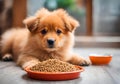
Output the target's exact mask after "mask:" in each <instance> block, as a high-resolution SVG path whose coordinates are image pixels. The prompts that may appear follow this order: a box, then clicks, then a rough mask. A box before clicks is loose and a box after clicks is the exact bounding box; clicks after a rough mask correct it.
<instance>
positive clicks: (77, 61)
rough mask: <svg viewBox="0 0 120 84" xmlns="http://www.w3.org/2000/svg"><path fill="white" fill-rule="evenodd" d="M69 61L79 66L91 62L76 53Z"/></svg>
mask: <svg viewBox="0 0 120 84" xmlns="http://www.w3.org/2000/svg"><path fill="white" fill-rule="evenodd" d="M69 62H70V63H72V64H75V65H80V66H88V65H90V64H91V63H90V61H89V60H86V59H84V58H82V57H80V56H78V55H72V56H71V59H70V60H69Z"/></svg>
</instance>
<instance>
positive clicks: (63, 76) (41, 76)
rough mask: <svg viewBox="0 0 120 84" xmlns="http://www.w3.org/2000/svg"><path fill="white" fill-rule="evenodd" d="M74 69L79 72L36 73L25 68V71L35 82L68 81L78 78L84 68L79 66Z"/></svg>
mask: <svg viewBox="0 0 120 84" xmlns="http://www.w3.org/2000/svg"><path fill="white" fill-rule="evenodd" d="M75 67H76V68H79V70H77V71H72V72H38V71H32V70H30V68H25V71H26V72H27V75H28V76H29V77H30V78H33V79H37V80H70V79H75V78H78V77H79V76H80V73H81V72H82V71H84V68H82V67H80V66H75Z"/></svg>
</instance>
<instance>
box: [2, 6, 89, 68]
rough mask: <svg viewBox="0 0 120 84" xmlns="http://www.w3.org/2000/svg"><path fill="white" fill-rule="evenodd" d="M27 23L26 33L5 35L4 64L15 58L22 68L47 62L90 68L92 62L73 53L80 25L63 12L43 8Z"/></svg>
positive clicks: (16, 32) (20, 31) (8, 33)
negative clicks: (66, 63)
mask: <svg viewBox="0 0 120 84" xmlns="http://www.w3.org/2000/svg"><path fill="white" fill-rule="evenodd" d="M23 22H24V24H25V25H26V28H25V29H12V30H9V31H7V32H6V33H5V34H3V36H2V56H3V60H4V59H5V58H8V57H13V59H14V60H15V61H16V63H17V64H18V65H20V66H21V67H22V68H25V67H30V66H33V65H35V64H36V63H38V62H39V61H44V60H47V59H59V60H62V61H67V62H70V63H73V64H77V65H89V62H88V61H86V60H84V59H83V58H81V57H79V56H77V55H75V54H73V53H72V47H73V45H74V30H75V29H76V27H77V26H79V23H78V22H77V21H76V20H75V19H73V18H72V17H70V16H69V15H68V14H67V13H66V11H64V10H63V9H59V10H55V11H53V12H50V11H48V10H47V9H44V8H43V9H41V10H39V11H38V12H37V13H36V14H35V15H34V16H32V17H28V18H26V19H25V20H24V21H23ZM27 28H28V29H27ZM49 39H50V40H51V39H52V40H54V45H52V47H51V44H48V40H49Z"/></svg>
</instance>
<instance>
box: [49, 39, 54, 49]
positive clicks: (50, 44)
mask: <svg viewBox="0 0 120 84" xmlns="http://www.w3.org/2000/svg"><path fill="white" fill-rule="evenodd" d="M47 43H48V47H49V48H53V47H54V43H55V40H54V39H53V38H50V39H48V40H47Z"/></svg>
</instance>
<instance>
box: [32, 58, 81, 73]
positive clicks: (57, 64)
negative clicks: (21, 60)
mask: <svg viewBox="0 0 120 84" xmlns="http://www.w3.org/2000/svg"><path fill="white" fill-rule="evenodd" d="M30 70H32V71H40V72H70V71H76V70H79V69H78V68H76V67H75V66H74V65H72V64H69V63H67V62H63V61H60V60H57V59H49V60H46V61H43V62H40V63H38V64H36V65H35V66H33V67H31V68H30Z"/></svg>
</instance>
